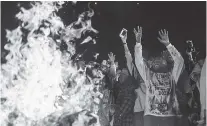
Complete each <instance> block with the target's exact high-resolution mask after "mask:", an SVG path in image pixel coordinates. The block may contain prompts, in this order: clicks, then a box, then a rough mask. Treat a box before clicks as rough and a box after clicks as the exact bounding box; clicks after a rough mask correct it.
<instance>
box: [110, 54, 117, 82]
mask: <svg viewBox="0 0 207 126" xmlns="http://www.w3.org/2000/svg"><path fill="white" fill-rule="evenodd" d="M108 57H109V61H110V67H109V71H108V76H109V79H110V81H111V83H113V80H114V78H115V76H116V65H115V57H116V56H115V55H114V54H113V53H112V52H111V53H109V54H108Z"/></svg>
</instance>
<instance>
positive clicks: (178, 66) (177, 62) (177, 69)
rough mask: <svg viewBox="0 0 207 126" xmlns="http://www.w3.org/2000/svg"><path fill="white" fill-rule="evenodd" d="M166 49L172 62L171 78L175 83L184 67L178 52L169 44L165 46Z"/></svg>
mask: <svg viewBox="0 0 207 126" xmlns="http://www.w3.org/2000/svg"><path fill="white" fill-rule="evenodd" d="M167 49H168V51H169V53H170V55H171V56H172V58H173V61H174V66H173V70H172V74H173V78H174V79H175V82H176V83H177V82H178V78H179V76H180V74H181V72H182V71H183V67H184V59H183V57H182V56H181V54H180V53H179V52H178V50H177V49H176V48H175V47H174V46H173V45H171V44H169V45H168V46H167Z"/></svg>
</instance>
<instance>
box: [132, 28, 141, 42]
mask: <svg viewBox="0 0 207 126" xmlns="http://www.w3.org/2000/svg"><path fill="white" fill-rule="evenodd" d="M134 35H135V37H136V42H138V43H141V39H142V27H140V26H137V31H136V29H135V28H134Z"/></svg>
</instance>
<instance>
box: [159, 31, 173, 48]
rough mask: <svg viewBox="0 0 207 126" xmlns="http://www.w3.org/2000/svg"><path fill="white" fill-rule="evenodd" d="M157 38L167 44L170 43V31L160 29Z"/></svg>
mask: <svg viewBox="0 0 207 126" xmlns="http://www.w3.org/2000/svg"><path fill="white" fill-rule="evenodd" d="M157 39H158V40H159V41H160V42H161V43H162V44H164V45H165V46H167V45H169V44H170V41H169V37H168V31H166V30H165V29H164V30H160V31H159V37H158V38H157Z"/></svg>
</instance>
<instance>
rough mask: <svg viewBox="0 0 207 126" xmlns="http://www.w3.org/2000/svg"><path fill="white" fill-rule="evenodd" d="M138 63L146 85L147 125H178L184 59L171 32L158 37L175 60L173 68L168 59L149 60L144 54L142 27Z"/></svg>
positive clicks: (162, 33) (137, 50)
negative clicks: (178, 94) (175, 44)
mask: <svg viewBox="0 0 207 126" xmlns="http://www.w3.org/2000/svg"><path fill="white" fill-rule="evenodd" d="M134 33H135V36H136V45H135V65H136V67H137V69H138V71H139V73H140V75H141V77H142V79H143V80H144V82H145V84H146V87H147V88H146V102H145V117H144V125H145V126H175V125H176V124H175V123H176V120H175V119H176V118H175V117H176V115H177V114H178V113H179V106H178V101H177V97H176V93H175V86H176V84H177V81H178V78H179V76H180V74H181V72H182V70H183V66H184V60H183V58H182V56H181V55H180V53H179V52H178V51H177V49H176V48H175V47H174V46H172V45H171V43H170V42H169V38H168V32H167V31H166V30H164V31H163V30H161V31H160V32H159V36H160V38H158V40H159V41H160V42H161V43H162V44H164V45H165V46H166V48H167V50H168V52H169V53H170V55H171V57H172V59H173V67H169V66H170V65H168V60H166V58H163V57H156V58H154V59H153V60H151V61H149V62H148V63H147V62H145V61H144V60H143V57H142V45H141V37H142V28H141V27H138V30H137V31H136V30H135V29H134Z"/></svg>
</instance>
